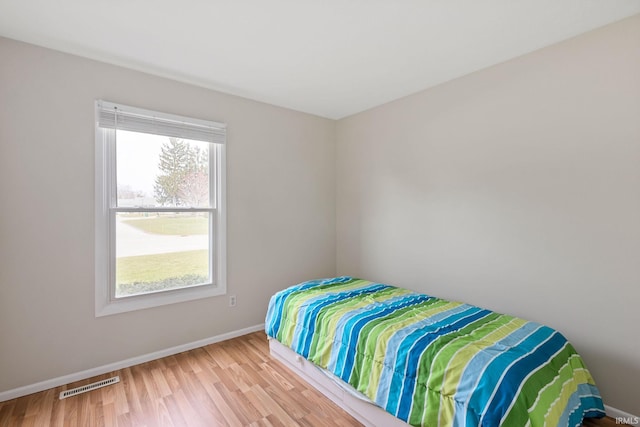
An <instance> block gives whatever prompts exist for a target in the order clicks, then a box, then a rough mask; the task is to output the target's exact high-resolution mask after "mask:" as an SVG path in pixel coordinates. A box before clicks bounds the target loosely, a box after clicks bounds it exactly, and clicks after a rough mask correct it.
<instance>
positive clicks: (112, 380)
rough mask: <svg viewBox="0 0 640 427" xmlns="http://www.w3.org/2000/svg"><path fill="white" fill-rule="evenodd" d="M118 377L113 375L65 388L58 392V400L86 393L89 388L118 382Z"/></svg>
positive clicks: (92, 388)
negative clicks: (105, 378)
mask: <svg viewBox="0 0 640 427" xmlns="http://www.w3.org/2000/svg"><path fill="white" fill-rule="evenodd" d="M119 382H120V377H119V376H115V377H111V378H109V379H108V380H102V381H98V382H97V383H93V384H89V385H83V386H82V387H76V388H73V389H71V390H66V391H63V392H61V393H60V400H62V399H66V398H67V397H71V396H75V395H76V394H82V393H86V392H88V391H91V390H95V389H97V388H101V387H106V386H108V385H111V384H115V383H119Z"/></svg>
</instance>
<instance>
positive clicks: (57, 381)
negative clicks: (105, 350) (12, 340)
mask: <svg viewBox="0 0 640 427" xmlns="http://www.w3.org/2000/svg"><path fill="white" fill-rule="evenodd" d="M260 330H264V323H262V324H260V325H254V326H249V327H248V328H244V329H239V330H237V331H231V332H227V333H224V334H220V335H216V336H213V337H209V338H205V339H202V340H198V341H194V342H190V343H187V344H182V345H178V346H175V347H171V348H166V349H164V350H160V351H154V352H153V353H148V354H143V355H142V356H136V357H132V358H130V359H126V360H121V361H119V362H114V363H110V364H108V365H103V366H99V367H97V368H92V369H87V370H85V371H81V372H76V373H73V374H69V375H64V376H61V377H57V378H52V379H50V380H45V381H41V382H38V383H35V384H30V385H26V386H22V387H18V388H14V389H11V390H7V391H3V392H0V402H4V401H6V400H11V399H15V398H17V397H22V396H26V395H28V394H31V393H37V392H39V391H43V390H48V389H50V388H54V387H58V386H61V385H64V384H69V383H72V382H75V381H80V380H84V379H87V378H91V377H95V376H96V375H102V374H106V373H107V372H112V371H117V370H118V369H124V368H128V367H130V366H134V365H139V364H141V363H145V362H149V361H151V360H156V359H160V358H162V357H167V356H171V355H174V354H178V353H182V352H183V351H189V350H193V349H194V348H198V347H204V346H205V345H209V344H214V343H217V342H220V341H225V340H228V339H231V338H236V337H239V336H242V335H246V334H250V333H252V332H256V331H260Z"/></svg>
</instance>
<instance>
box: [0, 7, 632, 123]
mask: <svg viewBox="0 0 640 427" xmlns="http://www.w3.org/2000/svg"><path fill="white" fill-rule="evenodd" d="M636 13H640V0H411V1H410V0H181V1H180V0H101V1H98V0H54V1H52V0H0V35H2V36H5V37H9V38H12V39H17V40H22V41H26V42H29V43H33V44H37V45H41V46H46V47H50V48H53V49H57V50H61V51H64V52H69V53H73V54H77V55H81V56H85V57H89V58H93V59H98V60H101V61H105V62H109V63H114V64H118V65H123V66H127V67H130V68H134V69H138V70H142V71H146V72H149V73H152V74H156V75H161V76H165V77H170V78H173V79H176V80H180V81H185V82H189V83H194V84H197V85H200V86H204V87H208V88H212V89H216V90H220V91H222V92H227V93H231V94H235V95H240V96H244V97H247V98H251V99H255V100H258V101H263V102H267V103H270V104H275V105H279V106H283V107H288V108H292V109H294V110H299V111H304V112H308V113H312V114H316V115H319V116H323V117H329V118H333V119H337V118H342V117H345V116H348V115H351V114H354V113H357V112H360V111H363V110H366V109H368V108H371V107H374V106H377V105H380V104H383V103H385V102H388V101H391V100H394V99H397V98H400V97H403V96H405V95H408V94H411V93H415V92H418V91H420V90H422V89H426V88H428V87H431V86H434V85H437V84H439V83H442V82H445V81H447V80H451V79H453V78H456V77H459V76H462V75H465V74H468V73H471V72H473V71H476V70H479V69H482V68H485V67H488V66H490V65H493V64H496V63H499V62H502V61H505V60H508V59H510V58H514V57H516V56H519V55H522V54H525V53H528V52H531V51H533V50H536V49H539V48H541V47H544V46H548V45H550V44H553V43H556V42H558V41H561V40H564V39H567V38H569V37H572V36H575V35H577V34H580V33H583V32H586V31H589V30H591V29H594V28H597V27H599V26H602V25H605V24H608V23H610V22H614V21H617V20H620V19H622V18H625V17H627V16H631V15H634V14H636ZM1 61H2V58H0V62H1Z"/></svg>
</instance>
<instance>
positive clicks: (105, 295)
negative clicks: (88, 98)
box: [95, 101, 226, 316]
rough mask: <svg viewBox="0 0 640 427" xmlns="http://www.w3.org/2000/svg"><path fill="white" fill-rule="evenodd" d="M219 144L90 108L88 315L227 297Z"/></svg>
mask: <svg viewBox="0 0 640 427" xmlns="http://www.w3.org/2000/svg"><path fill="white" fill-rule="evenodd" d="M225 138H226V129H225V125H224V124H220V123H215V122H210V121H204V120H198V119H190V118H186V117H180V116H175V115H171V114H164V113H158V112H154V111H148V110H143V109H140V108H134V107H129V106H126V105H119V104H114V103H110V102H106V101H96V203H95V204H96V213H95V215H96V252H95V256H96V278H95V282H96V283H95V285H96V316H104V315H109V314H114V313H120V312H125V311H131V310H137V309H142V308H148V307H154V306H158V305H164V304H170V303H174V302H181V301H188V300H193V299H197V298H204V297H209V296H214V295H221V294H224V293H225V292H226V265H225V260H226V256H225V251H226V244H225V152H224V148H225Z"/></svg>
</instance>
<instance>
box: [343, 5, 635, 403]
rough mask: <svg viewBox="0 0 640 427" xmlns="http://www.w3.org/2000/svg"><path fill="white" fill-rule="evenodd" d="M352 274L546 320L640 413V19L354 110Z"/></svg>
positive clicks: (348, 168)
mask: <svg viewBox="0 0 640 427" xmlns="http://www.w3.org/2000/svg"><path fill="white" fill-rule="evenodd" d="M337 174H338V175H337V176H338V178H337V180H338V187H337V227H338V228H337V236H338V238H337V260H338V273H339V274H352V275H356V276H362V277H365V278H370V279H371V280H378V281H385V282H389V283H392V284H397V285H402V286H405V287H409V288H413V289H416V290H419V291H424V292H426V293H430V294H433V295H436V296H441V297H445V298H449V299H455V300H462V301H465V302H470V303H473V304H476V305H481V306H484V307H487V308H491V309H494V310H497V311H500V312H506V313H510V314H515V315H518V316H521V317H525V318H528V319H531V320H536V321H540V322H543V323H546V324H549V325H550V326H553V327H555V328H557V329H559V330H560V331H561V332H563V333H564V334H565V335H566V336H567V337H568V339H569V340H570V341H572V342H573V343H574V345H575V347H576V348H577V349H578V351H580V352H581V353H582V354H583V355H584V358H585V359H586V362H587V364H588V366H589V367H590V369H591V371H592V374H593V375H594V377H595V379H596V381H597V383H598V385H599V386H600V388H601V391H602V393H603V395H604V398H605V403H607V404H608V405H610V406H613V407H616V408H618V409H621V410H623V411H627V412H630V413H635V414H640V400H639V399H638V394H639V392H638V387H639V385H640V382H639V381H640V338H639V337H640V334H639V333H638V328H639V327H640V308H639V302H640V16H635V17H633V18H631V19H627V20H625V21H622V22H620V23H617V24H614V25H611V26H608V27H604V28H602V29H599V30H596V31H594V32H591V33H588V34H585V35H583V36H580V37H578V38H575V39H572V40H569V41H567V42H564V43H561V44H558V45H555V46H552V47H549V48H546V49H543V50H540V51H537V52H535V53H532V54H529V55H526V56H523V57H520V58H518V59H515V60H512V61H509V62H506V63H504V64H501V65H498V66H495V67H492V68H489V69H486V70H484V71H481V72H477V73H474V74H471V75H468V76H465V77H463V78H460V79H456V80H454V81H451V82H449V83H447V84H443V85H440V86H438V87H435V88H432V89H430V90H426V91H424V92H421V93H418V94H416V95H414V96H410V97H407V98H404V99H401V100H399V101H396V102H393V103H390V104H387V105H384V106H381V107H378V108H375V109H373V110H370V111H367V112H364V113H361V114H358V115H355V116H352V117H350V118H347V119H343V120H341V121H339V122H338V127H337Z"/></svg>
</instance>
